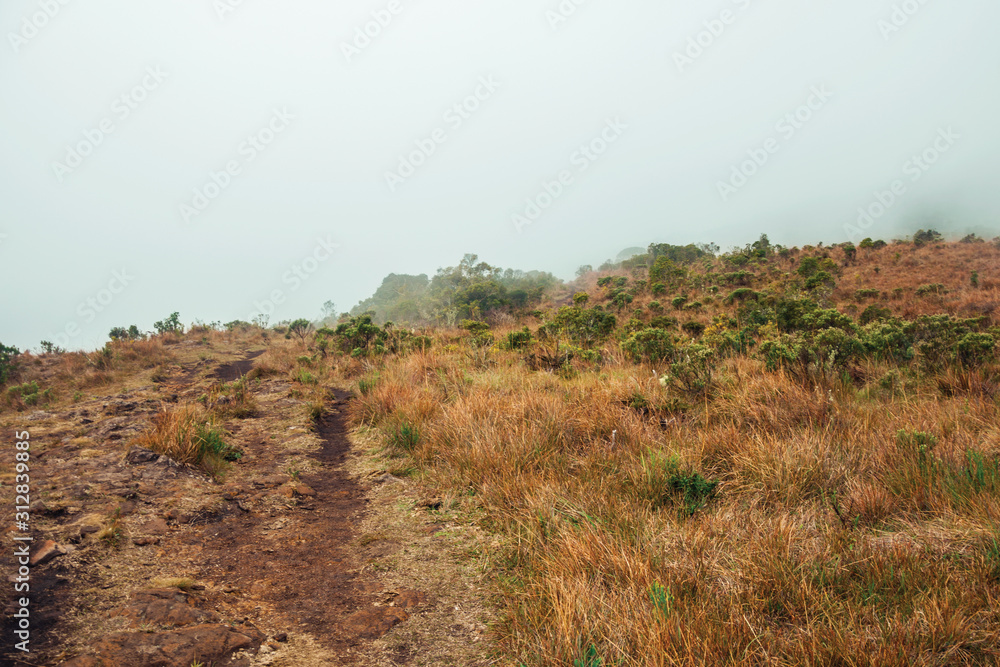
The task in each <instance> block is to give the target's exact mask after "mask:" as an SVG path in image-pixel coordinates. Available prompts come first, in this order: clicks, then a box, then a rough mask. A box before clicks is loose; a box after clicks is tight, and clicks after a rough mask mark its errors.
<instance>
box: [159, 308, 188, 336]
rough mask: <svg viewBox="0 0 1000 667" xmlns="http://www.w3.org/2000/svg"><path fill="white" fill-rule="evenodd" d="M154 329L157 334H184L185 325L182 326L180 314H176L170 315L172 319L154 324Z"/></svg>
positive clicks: (168, 318)
mask: <svg viewBox="0 0 1000 667" xmlns="http://www.w3.org/2000/svg"><path fill="white" fill-rule="evenodd" d="M153 328H154V329H156V333H158V334H165V333H184V325H183V324H181V318H180V313H177V312H174V313H170V317H167V318H164V319H162V320H160V321H159V322H154V323H153Z"/></svg>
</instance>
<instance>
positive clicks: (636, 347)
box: [622, 328, 674, 363]
mask: <svg viewBox="0 0 1000 667" xmlns="http://www.w3.org/2000/svg"><path fill="white" fill-rule="evenodd" d="M622 350H624V351H625V353H626V354H628V355H629V356H630V357H631V358H632V360H633V361H635V362H636V363H641V362H643V361H648V362H650V363H659V362H662V361H666V360H668V359H670V358H672V356H673V353H674V335H673V334H672V333H670V332H669V331H666V330H665V329H658V328H648V329H643V330H642V331H639V332H636V333H634V334H632V335H631V336H629V337H628V338H627V339H626V340H625V341H624V342H623V343H622Z"/></svg>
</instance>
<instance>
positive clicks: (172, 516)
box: [164, 507, 193, 523]
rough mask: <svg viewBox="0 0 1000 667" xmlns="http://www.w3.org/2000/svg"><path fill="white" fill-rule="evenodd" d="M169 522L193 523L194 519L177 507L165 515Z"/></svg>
mask: <svg viewBox="0 0 1000 667" xmlns="http://www.w3.org/2000/svg"><path fill="white" fill-rule="evenodd" d="M164 516H165V517H166V519H167V521H173V522H174V523H191V519H192V518H193V517H192V515H191V514H189V513H188V512H185V511H184V510H180V509H177V508H176V507H175V508H174V509H172V510H169V511H167V513H166V514H165V515H164Z"/></svg>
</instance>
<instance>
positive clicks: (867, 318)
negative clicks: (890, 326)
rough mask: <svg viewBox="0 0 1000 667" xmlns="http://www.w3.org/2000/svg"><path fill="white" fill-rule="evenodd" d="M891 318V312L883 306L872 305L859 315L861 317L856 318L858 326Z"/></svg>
mask: <svg viewBox="0 0 1000 667" xmlns="http://www.w3.org/2000/svg"><path fill="white" fill-rule="evenodd" d="M891 317H892V311H891V310H889V309H888V308H885V307H884V306H878V305H876V304H874V303H873V304H872V305H870V306H868V307H867V308H865V310H864V312H863V313H861V317H859V318H858V324H860V325H861V326H864V325H866V324H870V323H872V322H877V321H879V320H888V319H889V318H891Z"/></svg>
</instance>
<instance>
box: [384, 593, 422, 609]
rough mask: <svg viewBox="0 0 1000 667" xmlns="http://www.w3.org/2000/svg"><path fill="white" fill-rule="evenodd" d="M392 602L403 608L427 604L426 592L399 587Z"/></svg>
mask: <svg viewBox="0 0 1000 667" xmlns="http://www.w3.org/2000/svg"><path fill="white" fill-rule="evenodd" d="M392 603H393V604H394V605H395V606H397V607H402V608H403V609H411V608H412V607H418V606H420V605H422V604H427V594H426V593H421V592H420V591H415V590H411V589H409V588H400V589H399V590H398V591H396V597H395V598H393V600H392Z"/></svg>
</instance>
